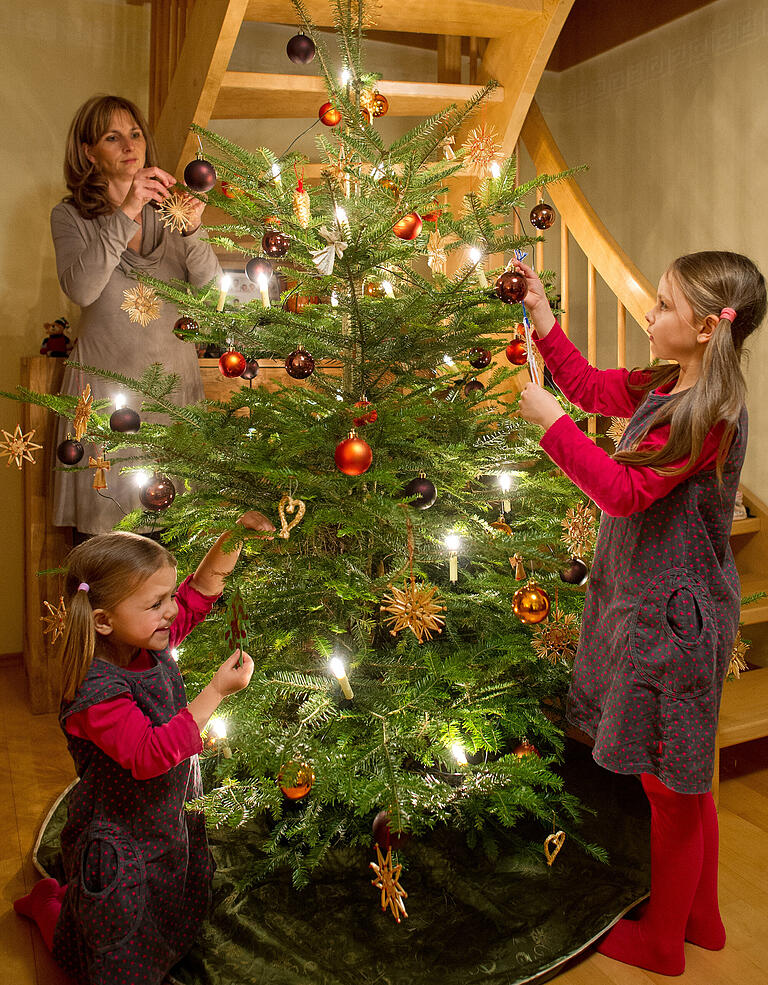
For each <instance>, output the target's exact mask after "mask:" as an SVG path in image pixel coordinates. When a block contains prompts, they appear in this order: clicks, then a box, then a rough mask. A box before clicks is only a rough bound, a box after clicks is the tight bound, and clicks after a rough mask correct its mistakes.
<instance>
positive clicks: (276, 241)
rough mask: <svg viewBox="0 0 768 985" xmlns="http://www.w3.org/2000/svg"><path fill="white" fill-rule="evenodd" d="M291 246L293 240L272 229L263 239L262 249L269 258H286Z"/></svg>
mask: <svg viewBox="0 0 768 985" xmlns="http://www.w3.org/2000/svg"><path fill="white" fill-rule="evenodd" d="M290 246H291V240H290V237H289V236H286V235H285V233H279V232H277V230H275V229H270V230H269V232H266V233H264V235H263V237H262V239H261V248H262V250H264V253H265V254H266V255H267V256H268V257H278V258H279V257H284V256H285V254H286V253H287V252H288V250H289V249H290Z"/></svg>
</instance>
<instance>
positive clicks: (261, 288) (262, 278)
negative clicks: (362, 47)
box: [256, 274, 269, 308]
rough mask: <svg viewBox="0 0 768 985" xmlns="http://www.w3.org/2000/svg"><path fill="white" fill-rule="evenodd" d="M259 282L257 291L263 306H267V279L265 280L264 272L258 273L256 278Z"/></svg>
mask: <svg viewBox="0 0 768 985" xmlns="http://www.w3.org/2000/svg"><path fill="white" fill-rule="evenodd" d="M256 279H257V280H258V282H259V293H260V294H261V303H262V304H263V305H264V307H265V308H268V307H269V281H268V280H267V277H266V274H259V276H258V277H257V278H256Z"/></svg>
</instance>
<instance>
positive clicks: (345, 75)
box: [341, 68, 352, 86]
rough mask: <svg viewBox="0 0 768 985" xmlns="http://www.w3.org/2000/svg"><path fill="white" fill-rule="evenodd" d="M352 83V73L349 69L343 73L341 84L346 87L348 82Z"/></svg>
mask: <svg viewBox="0 0 768 985" xmlns="http://www.w3.org/2000/svg"><path fill="white" fill-rule="evenodd" d="M351 81H352V73H351V72H350V70H349V69H348V68H345V69H344V70H343V71H342V73H341V84H342V85H343V86H345V85H346V84H347V83H348V82H351Z"/></svg>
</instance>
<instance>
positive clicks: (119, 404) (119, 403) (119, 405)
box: [115, 393, 125, 410]
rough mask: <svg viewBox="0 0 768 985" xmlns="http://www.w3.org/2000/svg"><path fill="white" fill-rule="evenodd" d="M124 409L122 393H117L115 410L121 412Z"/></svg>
mask: <svg viewBox="0 0 768 985" xmlns="http://www.w3.org/2000/svg"><path fill="white" fill-rule="evenodd" d="M123 407H125V396H124V395H123V394H122V393H118V395H117V396H116V397H115V410H122V409H123Z"/></svg>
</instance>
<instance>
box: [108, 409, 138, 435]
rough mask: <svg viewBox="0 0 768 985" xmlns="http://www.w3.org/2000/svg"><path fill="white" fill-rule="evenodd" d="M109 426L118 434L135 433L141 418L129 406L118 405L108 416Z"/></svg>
mask: <svg viewBox="0 0 768 985" xmlns="http://www.w3.org/2000/svg"><path fill="white" fill-rule="evenodd" d="M109 426H110V428H111V429H112V430H113V431H117V432H118V433H119V434H136V433H137V432H138V430H139V428H140V427H141V418H140V417H139V415H138V414H137V413H136V411H135V410H132V409H131V408H130V407H118V408H117V410H115V411H113V412H112V415H111V417H110V418H109Z"/></svg>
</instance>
